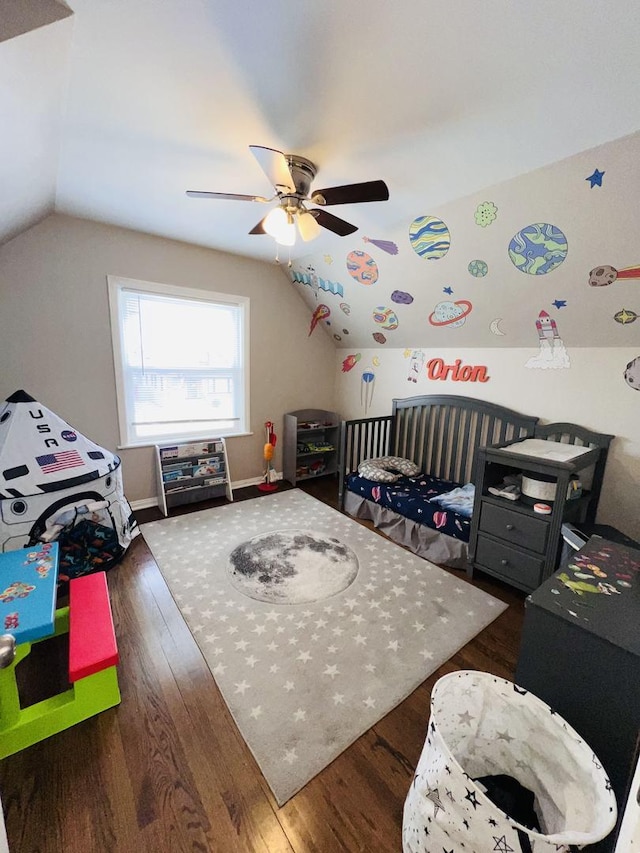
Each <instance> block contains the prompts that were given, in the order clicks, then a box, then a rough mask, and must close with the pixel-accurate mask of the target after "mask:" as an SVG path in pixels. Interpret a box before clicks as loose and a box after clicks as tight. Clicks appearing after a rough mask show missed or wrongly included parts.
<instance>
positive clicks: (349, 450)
mask: <svg viewBox="0 0 640 853" xmlns="http://www.w3.org/2000/svg"><path fill="white" fill-rule="evenodd" d="M393 423H394V418H393V416H392V415H383V416H382V417H379V418H360V419H358V420H353V421H342V424H341V427H340V452H339V454H338V506H339V507H340V508H341V507H342V501H343V496H344V484H345V480H346V477H347V475H348V474H350V473H351V472H352V471H357V469H358V465H359V464H360V463H361V462H363V461H364V460H365V459H375V458H376V457H378V456H389V455H391V452H392V451H391V447H392V433H393ZM393 455H396V454H395V453H394V454H393Z"/></svg>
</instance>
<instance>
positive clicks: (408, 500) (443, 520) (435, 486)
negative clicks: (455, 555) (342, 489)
mask: <svg viewBox="0 0 640 853" xmlns="http://www.w3.org/2000/svg"><path fill="white" fill-rule="evenodd" d="M460 485H461V484H460V483H452V482H451V481H450V480H438V479H437V478H435V477H430V476H429V475H428V474H418V476H417V477H404V476H403V477H400V479H399V480H397V481H396V482H395V483H374V482H373V481H372V480H367V479H365V478H364V477H360V476H359V475H358V474H357V473H353V474H349V476H348V477H347V489H348V490H349V491H350V492H353V493H354V494H356V495H358V496H359V497H362V498H366V499H367V500H369V501H373V502H374V503H377V504H380V506H384V507H386V508H387V509H390V510H393V512H397V513H398V514H399V515H402V516H404V517H405V518H410V519H411V520H412V521H417V522H418V524H424V525H426V526H427V527H431V528H432V529H433V530H437V531H439V532H440V533H446V534H447V535H448V536H452V537H453V538H454V539H460V540H461V541H462V542H468V541H469V534H470V532H471V519H470V518H465V517H464V516H462V515H458V513H456V512H453V511H452V510H448V509H443V507H441V506H440V505H439V504H436V503H429V498H432V497H435V495H442V494H444V493H445V492H450V491H451V490H452V489H455V488H457V487H459V486H460Z"/></svg>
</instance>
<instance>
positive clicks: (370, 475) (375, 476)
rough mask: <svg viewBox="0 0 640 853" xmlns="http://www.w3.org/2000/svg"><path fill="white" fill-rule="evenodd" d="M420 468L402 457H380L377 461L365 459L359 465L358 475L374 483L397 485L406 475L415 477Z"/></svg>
mask: <svg viewBox="0 0 640 853" xmlns="http://www.w3.org/2000/svg"><path fill="white" fill-rule="evenodd" d="M419 473H420V468H419V467H418V466H417V465H416V464H415V462H412V461H411V460H410V459H403V458H402V457H401V456H380V457H378V458H377V459H365V461H364V462H361V463H360V464H359V465H358V474H360V476H361V477H364V478H365V479H366V480H373V482H374V483H395V482H396V480H399V479H400V477H401V476H402V475H403V474H404V475H405V476H406V477H415V476H416V474H419Z"/></svg>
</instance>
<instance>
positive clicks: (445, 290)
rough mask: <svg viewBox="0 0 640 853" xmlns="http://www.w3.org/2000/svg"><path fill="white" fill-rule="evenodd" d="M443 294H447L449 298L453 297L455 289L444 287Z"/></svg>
mask: <svg viewBox="0 0 640 853" xmlns="http://www.w3.org/2000/svg"><path fill="white" fill-rule="evenodd" d="M442 292H443V293H447V294H448V295H449V296H451V294H452V293H453V289H452V288H451V287H443V288H442Z"/></svg>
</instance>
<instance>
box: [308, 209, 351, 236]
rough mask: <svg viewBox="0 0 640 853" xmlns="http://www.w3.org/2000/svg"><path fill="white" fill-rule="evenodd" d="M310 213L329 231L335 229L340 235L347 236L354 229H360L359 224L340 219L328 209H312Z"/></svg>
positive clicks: (335, 232) (334, 231)
mask: <svg viewBox="0 0 640 853" xmlns="http://www.w3.org/2000/svg"><path fill="white" fill-rule="evenodd" d="M309 213H311V214H312V215H313V217H314V219H315V220H316V222H317V223H318V225H322V227H323V228H328V230H329V231H333V233H334V234H338V235H339V236H340V237H346V236H347V234H353V232H354V231H357V230H358V226H357V225H351V223H350V222H345V221H344V219H339V218H338V217H337V216H334V215H333V213H329V211H327V210H310V211H309Z"/></svg>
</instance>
